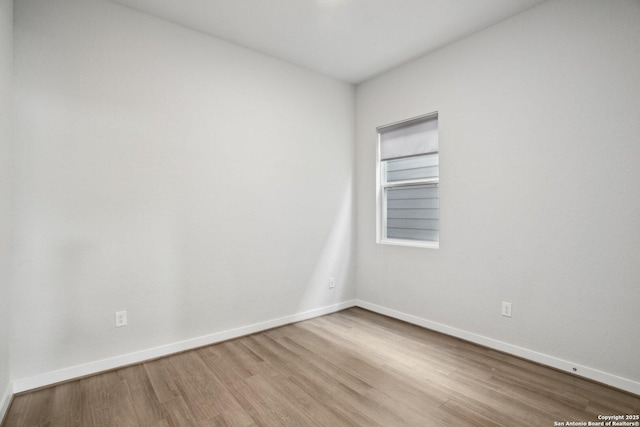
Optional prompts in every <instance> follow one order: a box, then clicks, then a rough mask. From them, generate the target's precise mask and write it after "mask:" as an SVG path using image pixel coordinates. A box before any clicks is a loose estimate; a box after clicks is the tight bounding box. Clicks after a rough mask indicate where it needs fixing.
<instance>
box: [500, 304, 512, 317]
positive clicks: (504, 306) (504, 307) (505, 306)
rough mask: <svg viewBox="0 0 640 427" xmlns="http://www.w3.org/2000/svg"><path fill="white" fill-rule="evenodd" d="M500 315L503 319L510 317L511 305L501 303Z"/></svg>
mask: <svg viewBox="0 0 640 427" xmlns="http://www.w3.org/2000/svg"><path fill="white" fill-rule="evenodd" d="M502 315H503V316H505V317H511V303H510V302H505V301H502Z"/></svg>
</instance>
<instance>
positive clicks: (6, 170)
mask: <svg viewBox="0 0 640 427" xmlns="http://www.w3.org/2000/svg"><path fill="white" fill-rule="evenodd" d="M12 68H13V0H0V419H1V417H2V409H3V395H4V393H5V391H6V390H7V386H8V384H9V299H10V293H11V289H10V286H9V277H10V271H9V268H10V267H9V266H10V262H9V259H10V243H9V242H10V231H11V227H10V217H11V208H10V202H11V176H10V170H11V161H10V156H11V144H10V143H11V76H12Z"/></svg>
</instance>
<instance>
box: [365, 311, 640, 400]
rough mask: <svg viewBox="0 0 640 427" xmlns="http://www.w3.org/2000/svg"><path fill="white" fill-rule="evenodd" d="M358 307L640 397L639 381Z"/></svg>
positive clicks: (406, 316)
mask: <svg viewBox="0 0 640 427" xmlns="http://www.w3.org/2000/svg"><path fill="white" fill-rule="evenodd" d="M356 305H357V306H358V307H362V308H364V309H367V310H370V311H374V312H376V313H379V314H383V315H385V316H389V317H393V318H395V319H399V320H403V321H405V322H408V323H413V324H414V325H418V326H422V327H424V328H427V329H431V330H434V331H437V332H442V333H443V334H447V335H451V336H454V337H457V338H461V339H463V340H466V341H471V342H473V343H476V344H480V345H482V346H485V347H489V348H492V349H495V350H499V351H502V352H504V353H509V354H512V355H514V356H518V357H522V358H523V359H527V360H531V361H533V362H537V363H540V364H542V365H546V366H550V367H553V368H556V369H560V370H561V371H566V372H569V373H571V374H574V375H578V376H581V377H584V378H588V379H590V380H593V381H597V382H599V383H602V384H607V385H610V386H612V387H616V388H618V389H620V390H625V391H628V392H630V393H633V394H636V395H640V383H639V382H636V381H632V380H630V379H627V378H622V377H619V376H617V375H613V374H610V373H607V372H603V371H600V370H597V369H593V368H589V367H588V366H583V365H579V364H577V363H572V362H569V361H567V360H563V359H559V358H557V357H553V356H549V355H547V354H543V353H538V352H537V351H533V350H529V349H527V348H523V347H518V346H516V345H513V344H508V343H506V342H503V341H498V340H495V339H493V338H488V337H485V336H483V335H478V334H474V333H472V332H467V331H464V330H462V329H458V328H454V327H451V326H447V325H444V324H442V323H437V322H433V321H431V320H427V319H423V318H421V317H417V316H413V315H411V314H406V313H402V312H400V311H396V310H392V309H390V308H386V307H382V306H380V305H377V304H372V303H370V302H367V301H362V300H356ZM574 369H575V371H574Z"/></svg>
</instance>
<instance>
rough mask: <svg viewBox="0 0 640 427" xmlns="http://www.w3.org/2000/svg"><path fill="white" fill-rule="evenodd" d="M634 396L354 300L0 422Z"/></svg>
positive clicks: (353, 420) (504, 414)
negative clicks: (373, 310) (339, 309)
mask: <svg viewBox="0 0 640 427" xmlns="http://www.w3.org/2000/svg"><path fill="white" fill-rule="evenodd" d="M638 413H640V398H638V397H636V396H633V395H630V394H626V393H623V392H620V391H617V390H614V389H611V388H608V387H605V386H602V385H599V384H595V383H592V382H590V381H586V380H582V379H580V378H577V377H574V376H572V375H569V374H565V373H562V372H558V371H555V370H552V369H549V368H545V367H542V366H539V365H536V364H533V363H530V362H526V361H524V360H521V359H518V358H514V357H511V356H508V355H505V354H502V353H499V352H496V351H492V350H489V349H486V348H483V347H479V346H476V345H474V344H470V343H468V342H464V341H461V340H458V339H456V338H452V337H448V336H445V335H442V334H439V333H436V332H433V331H429V330H426V329H422V328H419V327H416V326H413V325H409V324H407V323H403V322H400V321H396V320H394V319H390V318H387V317H384V316H380V315H378V314H374V313H371V312H369V311H366V310H363V309H359V308H353V309H349V310H345V311H342V312H339V313H335V314H331V315H328V316H324V317H320V318H316V319H312V320H308V321H305V322H300V323H296V324H292V325H288V326H284V327H281V328H277V329H273V330H270V331H266V332H262V333H258V334H254V335H250V336H247V337H243V338H239V339H236V340H233V341H227V342H224V343H221V344H217V345H212V346H209V347H204V348H201V349H197V350H193V351H189V352H185V353H181V354H177V355H174V356H170V357H166V358H163V359H159V360H155V361H151V362H147V363H143V364H140V365H135V366H131V367H127V368H123V369H119V370H115V371H111V372H107V373H104V374H99V375H96V376H92V377H88V378H84V379H81V380H77V381H73V382H68V383H65V384H61V385H58V386H54V387H50V388H47V389H43V390H39V391H35V392H30V393H26V394H22V395H19V396H16V397H15V398H14V400H13V402H12V404H11V407H10V409H9V411H8V413H7V416H6V419H5V423H4V424H3V426H2V427H31V426H33V427H36V426H37V427H71V426H82V427H98V426H117V427H127V426H161V427H173V426H197V427H204V426H377V425H380V426H405V425H406V426H467V425H470V426H472V425H475V426H483V427H485V426H553V425H554V421H597V416H598V414H605V415H617V414H638Z"/></svg>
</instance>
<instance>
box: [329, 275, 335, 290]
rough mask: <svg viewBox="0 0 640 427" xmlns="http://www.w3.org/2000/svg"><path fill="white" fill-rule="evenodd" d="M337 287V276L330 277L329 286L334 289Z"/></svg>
mask: <svg viewBox="0 0 640 427" xmlns="http://www.w3.org/2000/svg"><path fill="white" fill-rule="evenodd" d="M335 287H336V278H335V277H329V288H330V289H333V288H335Z"/></svg>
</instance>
